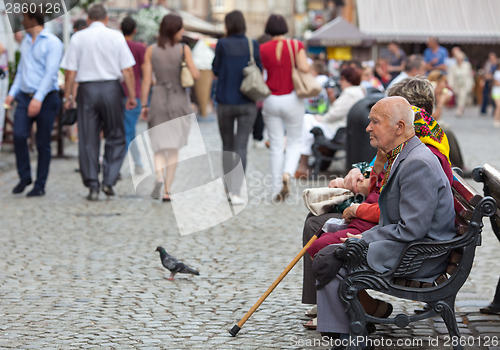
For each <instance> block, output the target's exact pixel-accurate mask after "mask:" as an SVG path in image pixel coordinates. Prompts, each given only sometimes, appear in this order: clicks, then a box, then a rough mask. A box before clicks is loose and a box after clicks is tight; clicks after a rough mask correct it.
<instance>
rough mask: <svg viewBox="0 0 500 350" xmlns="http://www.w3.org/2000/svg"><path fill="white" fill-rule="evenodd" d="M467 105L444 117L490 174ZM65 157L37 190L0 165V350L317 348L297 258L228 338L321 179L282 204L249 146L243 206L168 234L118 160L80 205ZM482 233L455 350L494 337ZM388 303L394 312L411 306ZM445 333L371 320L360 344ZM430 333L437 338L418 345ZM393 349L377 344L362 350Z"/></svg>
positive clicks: (492, 154) (170, 226)
mask: <svg viewBox="0 0 500 350" xmlns="http://www.w3.org/2000/svg"><path fill="white" fill-rule="evenodd" d="M468 111H469V116H467V117H464V118H462V119H457V118H455V117H454V116H453V114H452V113H451V111H448V112H447V113H446V115H445V117H444V122H446V123H448V124H450V126H452V128H453V130H454V131H455V132H456V135H457V137H458V138H459V140H460V145H461V147H462V151H463V152H464V155H465V161H466V163H467V165H468V166H469V167H470V168H473V167H474V166H478V165H482V164H484V163H485V162H489V163H490V164H492V165H493V166H495V167H496V168H498V169H500V152H498V150H499V149H500V137H499V136H500V130H498V129H493V128H492V119H491V118H490V117H483V118H480V117H478V116H476V115H477V109H472V108H471V109H470V110H468ZM200 127H201V130H202V133H203V137H204V139H205V143H206V146H207V149H209V150H219V149H220V141H219V137H218V130H217V126H216V123H215V121H214V117H213V116H209V118H208V120H205V121H203V122H200ZM141 128H144V125H143V124H141ZM4 148H5V149H4V151H3V152H2V153H1V154H0V160H1V161H2V162H3V163H4V164H5V163H6V164H9V163H10V164H11V165H12V163H13V155H12V152H11V151H9V146H8V145H7V146H5V147H4ZM76 152H77V151H76V147H75V145H70V146H68V147H67V148H66V154H68V155H71V156H73V157H70V158H68V159H54V160H53V162H52V165H51V173H50V176H49V181H48V185H47V194H46V196H45V197H42V198H30V199H28V198H26V197H25V196H14V195H12V194H11V189H12V187H13V186H14V185H15V184H16V183H17V174H16V172H15V170H14V169H13V167H12V166H11V167H10V170H9V168H8V167H5V166H4V168H3V169H7V170H4V171H3V172H1V173H0V213H1V214H0V216H1V223H0V231H1V234H0V255H1V257H2V260H1V262H0V349H6V348H13V349H87V348H99V349H174V350H177V349H325V348H327V344H325V343H323V342H321V338H320V336H319V334H318V333H316V332H314V331H308V330H305V329H304V328H303V327H302V323H304V322H305V318H304V316H303V314H304V311H305V310H306V309H307V306H305V305H302V304H301V303H300V295H301V283H302V266H301V263H299V264H298V266H296V267H295V268H294V269H293V270H292V271H291V272H290V274H289V275H288V276H287V277H286V278H285V279H284V280H283V282H281V284H280V285H279V286H278V287H277V288H276V290H275V291H274V292H273V293H272V294H271V295H270V296H269V297H268V299H267V300H266V301H265V302H264V303H263V304H262V306H261V307H260V308H259V310H258V311H257V312H256V313H255V314H254V315H253V316H252V317H251V318H250V319H249V320H248V321H247V323H246V324H245V325H244V326H243V328H242V330H241V331H240V333H239V334H238V336H237V337H234V338H233V337H231V336H230V335H229V334H228V330H229V329H230V328H231V327H232V326H233V325H234V324H235V323H236V322H238V321H239V320H240V318H241V317H243V316H244V314H245V313H246V312H247V311H248V310H249V309H250V307H251V306H252V305H253V304H254V303H255V302H256V301H257V299H258V298H259V297H260V296H261V295H262V294H263V293H264V292H265V290H266V289H267V288H268V287H269V286H270V285H271V284H272V282H273V281H274V280H275V278H276V277H277V276H278V275H279V273H280V272H281V271H282V270H283V269H284V268H285V267H286V266H287V265H288V263H289V262H290V261H291V260H292V258H293V257H294V256H295V255H296V254H297V253H298V251H299V250H300V248H301V234H302V233H301V232H302V224H303V219H304V217H305V215H306V213H307V210H306V208H305V207H304V205H303V204H302V202H301V199H300V194H301V192H302V190H303V189H304V188H306V187H313V186H320V185H324V184H326V180H323V181H321V180H320V181H315V182H313V181H309V182H303V183H296V184H295V185H294V187H293V191H292V194H293V195H292V197H291V198H290V199H289V201H288V203H281V204H273V203H270V202H269V201H268V196H267V195H266V193H265V191H264V190H263V188H262V185H261V180H262V179H263V177H264V175H265V174H267V173H268V151H267V150H266V149H262V148H254V147H252V146H251V148H250V154H249V159H248V175H249V176H248V189H249V193H250V202H249V204H248V206H247V207H246V208H245V209H244V210H243V211H242V212H241V213H239V214H238V215H236V216H234V217H232V218H231V219H230V220H228V221H226V222H224V223H222V224H219V225H216V226H215V227H212V228H210V229H206V230H203V231H201V232H198V233H194V234H191V235H186V236H180V234H179V229H178V228H177V224H176V220H175V217H174V214H173V210H172V206H171V204H170V203H162V202H159V201H154V200H152V199H151V198H149V197H148V196H147V195H144V196H142V195H137V194H135V192H134V188H133V186H132V181H131V175H130V171H128V170H127V169H128V167H127V165H126V164H125V165H124V168H123V169H122V175H123V180H122V181H120V182H119V183H118V184H117V186H116V188H115V190H116V192H117V196H115V197H113V198H112V199H105V198H104V195H102V194H101V199H100V201H98V202H88V201H87V200H85V196H86V194H87V191H86V189H85V188H84V187H83V185H82V184H81V180H80V176H79V174H78V173H77V172H75V171H74V169H75V168H76V167H77V160H76V158H75V157H74V156H75V155H76ZM182 177H183V174H182V173H181V174H179V175H178V178H182ZM176 181H177V180H176ZM474 186H475V187H476V188H478V189H480V188H481V187H480V186H478V185H474ZM193 205H198V204H197V203H193ZM208 209H209V208H207V210H208ZM483 238H484V239H483V245H482V246H481V247H479V248H478V250H477V256H476V259H475V264H474V267H473V270H472V273H471V275H470V277H469V280H468V281H467V283H466V284H465V285H464V287H463V288H462V289H461V291H460V293H459V295H458V299H457V311H458V313H457V319H458V321H459V327H460V330H461V332H462V335H463V336H464V337H465V338H464V340H465V341H467V342H468V344H469V345H471V346H469V347H466V348H467V349H489V350H493V349H497V350H498V349H500V344H499V342H500V338H493V337H494V336H497V337H498V336H500V316H486V315H482V314H480V313H479V312H478V309H479V307H481V306H485V305H487V304H488V303H489V302H490V301H491V299H492V298H493V292H494V287H495V285H496V282H497V281H498V276H499V274H500V259H499V254H498V253H497V251H498V250H499V248H500V244H499V242H498V241H497V240H496V238H495V237H494V235H493V233H492V231H491V228H490V227H489V223H486V225H485V229H484V234H483ZM158 245H162V246H164V247H165V248H166V249H167V250H168V251H169V252H171V253H172V254H173V255H174V256H176V257H178V258H179V259H181V260H183V261H184V262H186V263H188V264H189V265H191V266H192V267H194V268H197V269H199V270H200V276H179V275H178V277H176V279H175V280H174V281H168V280H167V279H166V277H167V273H166V271H165V270H164V269H163V268H161V267H160V262H159V258H158V256H157V253H156V252H155V251H154V250H155V248H156V246H158ZM390 301H391V302H392V303H393V304H394V306H395V313H398V312H401V311H402V310H406V311H410V310H413V309H414V308H417V307H420V306H421V305H420V304H418V303H409V302H403V301H401V300H396V299H392V298H391V299H390ZM446 334H447V332H446V330H445V327H444V324H443V322H441V321H440V320H439V319H434V320H427V321H420V322H418V323H415V324H412V325H411V326H410V327H408V328H406V329H402V330H400V329H395V328H393V327H387V326H380V327H379V330H378V331H377V332H376V333H375V334H374V336H373V338H374V339H377V340H379V341H382V340H385V341H387V340H391V341H393V342H396V341H398V339H399V340H402V341H404V342H411V341H421V342H422V344H420V343H414V344H413V346H410V344H408V343H407V344H406V345H407V346H398V348H401V349H417V348H419V349H441V348H450V347H445V346H444V345H445V344H444V341H445V340H446V339H445V335H446ZM438 336H439V342H440V343H439V345H437V344H435V343H432V342H435V341H436V339H438V338H437V337H438ZM494 339H497V340H498V341H497V342H495V340H494ZM431 341H432V342H431ZM394 347H395V345H394V346H388V343H387V342H386V343H385V346H378V347H376V348H377V349H390V348H394Z"/></svg>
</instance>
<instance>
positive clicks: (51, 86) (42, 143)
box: [5, 7, 63, 197]
mask: <svg viewBox="0 0 500 350" xmlns="http://www.w3.org/2000/svg"><path fill="white" fill-rule="evenodd" d="M29 10H30V11H29V12H27V13H24V14H23V20H22V24H23V26H24V28H25V31H26V36H25V37H24V40H23V41H22V43H21V60H20V62H19V65H18V67H17V74H16V77H15V79H14V83H13V84H12V87H11V88H10V91H9V94H8V96H7V98H6V99H5V105H6V106H11V105H12V102H13V101H14V99H15V100H16V101H17V107H16V113H15V116H14V151H15V154H16V165H17V173H18V174H19V183H18V184H17V185H16V187H14V189H13V190H12V192H13V193H15V194H18V193H22V192H23V191H24V190H25V188H26V186H28V185H30V184H31V183H32V178H31V166H30V157H29V149H28V142H27V140H28V137H29V136H30V133H31V128H32V125H33V123H34V122H36V125H37V132H36V147H37V151H38V165H37V171H36V180H35V185H34V187H33V189H32V190H31V191H30V192H28V195H27V196H28V197H39V196H43V195H44V194H45V184H46V182H47V177H48V174H49V166H50V159H51V147H50V142H51V134H52V128H53V127H54V120H55V117H56V115H57V113H58V112H59V109H60V105H61V101H60V99H59V87H58V84H57V72H58V71H59V63H60V62H61V58H62V55H63V44H62V42H61V40H59V39H58V38H57V37H56V36H55V35H54V34H52V33H50V32H49V31H48V30H46V29H45V28H44V23H45V22H44V15H43V13H41V12H38V11H36V10H35V11H34V12H32V11H31V7H30V8H29Z"/></svg>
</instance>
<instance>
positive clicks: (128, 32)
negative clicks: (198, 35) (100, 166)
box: [121, 16, 146, 175]
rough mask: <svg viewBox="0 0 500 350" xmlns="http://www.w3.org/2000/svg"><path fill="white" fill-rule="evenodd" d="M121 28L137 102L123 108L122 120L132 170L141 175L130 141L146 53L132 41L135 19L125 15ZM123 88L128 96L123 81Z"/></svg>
mask: <svg viewBox="0 0 500 350" xmlns="http://www.w3.org/2000/svg"><path fill="white" fill-rule="evenodd" d="M121 30H122V33H123V35H124V36H125V40H126V41H127V45H128V47H129V49H130V51H131V52H132V55H133V56H134V59H135V65H134V66H133V67H132V69H133V71H134V80H135V100H136V102H137V106H136V107H135V108H133V109H126V108H124V110H123V112H124V117H123V122H124V126H125V141H126V142H127V148H128V149H129V150H130V154H131V155H132V159H133V161H134V166H135V167H134V172H135V174H136V175H141V174H143V173H144V169H143V166H142V160H141V155H140V153H139V149H138V148H137V145H136V144H135V143H132V144H131V142H132V140H133V139H134V138H135V126H136V124H137V120H138V119H139V115H140V114H141V80H142V69H143V63H144V54H145V53H146V46H145V45H144V44H143V43H140V42H137V41H134V36H135V34H136V33H137V23H136V22H135V20H134V19H133V18H132V17H130V16H127V17H125V18H124V19H123V21H122V23H121ZM123 88H124V91H125V96H128V94H127V90H126V85H125V84H124V83H123ZM126 102H127V97H125V98H124V99H123V103H124V104H125V103H126Z"/></svg>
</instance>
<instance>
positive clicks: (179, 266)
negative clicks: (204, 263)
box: [156, 247, 200, 281]
mask: <svg viewBox="0 0 500 350" xmlns="http://www.w3.org/2000/svg"><path fill="white" fill-rule="evenodd" d="M156 251H157V252H160V260H161V264H162V265H163V266H164V267H165V268H166V269H167V270H169V271H170V277H168V280H170V281H172V280H173V279H174V276H175V274H176V273H190V274H193V275H196V276H199V275H200V273H199V272H198V271H196V270H195V269H192V268H190V267H189V266H187V265H186V264H184V263H183V262H180V261H179V260H177V259H176V258H174V257H173V256H172V255H170V254H168V253H167V251H166V250H165V249H163V247H157V248H156Z"/></svg>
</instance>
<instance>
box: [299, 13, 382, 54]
mask: <svg viewBox="0 0 500 350" xmlns="http://www.w3.org/2000/svg"><path fill="white" fill-rule="evenodd" d="M372 42H373V40H372V39H371V38H370V37H369V36H368V35H365V34H363V33H362V32H361V31H360V30H359V29H358V28H357V27H356V26H354V25H352V24H351V23H349V22H347V21H346V20H345V19H343V18H342V17H337V18H335V19H334V20H332V21H330V22H328V23H327V24H325V25H324V26H322V27H321V28H319V29H317V30H315V31H314V32H313V33H312V35H311V37H310V38H309V40H307V45H308V46H325V47H343V46H365V45H371V43H372Z"/></svg>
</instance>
